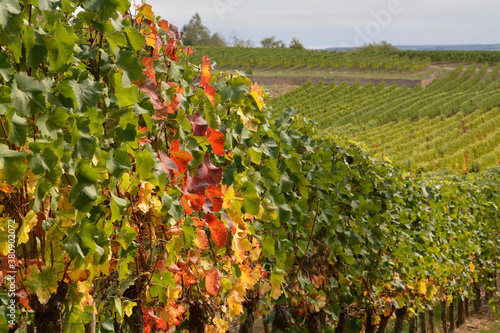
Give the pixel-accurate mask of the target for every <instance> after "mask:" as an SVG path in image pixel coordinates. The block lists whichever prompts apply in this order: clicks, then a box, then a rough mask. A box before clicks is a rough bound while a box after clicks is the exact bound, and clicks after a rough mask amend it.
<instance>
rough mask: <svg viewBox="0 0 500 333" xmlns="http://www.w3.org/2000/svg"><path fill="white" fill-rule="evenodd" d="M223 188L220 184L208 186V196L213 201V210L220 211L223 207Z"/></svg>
mask: <svg viewBox="0 0 500 333" xmlns="http://www.w3.org/2000/svg"><path fill="white" fill-rule="evenodd" d="M223 196H224V195H223V194H222V190H221V189H220V187H219V186H214V185H209V186H208V188H207V198H208V200H210V201H212V205H213V208H212V211H213V212H218V211H220V210H221V208H222V203H223V202H224V199H223Z"/></svg>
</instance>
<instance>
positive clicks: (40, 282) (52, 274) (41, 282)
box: [24, 265, 57, 304]
mask: <svg viewBox="0 0 500 333" xmlns="http://www.w3.org/2000/svg"><path fill="white" fill-rule="evenodd" d="M24 285H25V286H26V291H28V292H29V293H33V294H36V295H37V296H38V299H39V300H40V303H42V304H45V303H46V302H47V301H48V300H49V298H50V295H51V294H52V293H54V292H55V291H56V290H57V269H56V268H55V267H53V268H50V267H44V268H43V269H42V271H41V272H38V267H37V265H30V266H29V267H28V270H27V271H26V278H25V281H24Z"/></svg>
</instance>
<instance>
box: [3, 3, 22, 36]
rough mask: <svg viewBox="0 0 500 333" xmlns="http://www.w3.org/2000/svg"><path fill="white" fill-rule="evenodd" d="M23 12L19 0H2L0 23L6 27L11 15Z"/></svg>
mask: <svg viewBox="0 0 500 333" xmlns="http://www.w3.org/2000/svg"><path fill="white" fill-rule="evenodd" d="M17 14H21V7H20V6H19V1H17V0H2V1H1V2H0V25H1V26H2V27H3V28H4V29H5V26H6V25H7V24H8V23H9V19H10V17H11V16H14V15H17Z"/></svg>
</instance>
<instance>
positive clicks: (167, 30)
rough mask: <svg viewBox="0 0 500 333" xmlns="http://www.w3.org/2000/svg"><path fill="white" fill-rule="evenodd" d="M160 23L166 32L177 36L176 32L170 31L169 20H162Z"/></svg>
mask: <svg viewBox="0 0 500 333" xmlns="http://www.w3.org/2000/svg"><path fill="white" fill-rule="evenodd" d="M158 25H159V26H160V28H161V29H162V30H163V31H165V32H166V33H168V34H169V35H170V36H172V37H175V36H174V34H173V33H171V32H170V25H169V24H168V21H165V20H160V21H159V22H158Z"/></svg>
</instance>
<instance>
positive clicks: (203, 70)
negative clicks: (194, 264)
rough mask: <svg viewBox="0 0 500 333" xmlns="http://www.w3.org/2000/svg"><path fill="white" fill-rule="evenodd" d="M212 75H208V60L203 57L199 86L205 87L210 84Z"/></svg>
mask: <svg viewBox="0 0 500 333" xmlns="http://www.w3.org/2000/svg"><path fill="white" fill-rule="evenodd" d="M211 79H212V73H210V58H209V57H203V64H202V65H201V82H200V86H202V87H205V86H206V85H207V84H209V83H210V80H211Z"/></svg>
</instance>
